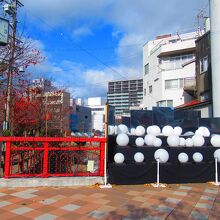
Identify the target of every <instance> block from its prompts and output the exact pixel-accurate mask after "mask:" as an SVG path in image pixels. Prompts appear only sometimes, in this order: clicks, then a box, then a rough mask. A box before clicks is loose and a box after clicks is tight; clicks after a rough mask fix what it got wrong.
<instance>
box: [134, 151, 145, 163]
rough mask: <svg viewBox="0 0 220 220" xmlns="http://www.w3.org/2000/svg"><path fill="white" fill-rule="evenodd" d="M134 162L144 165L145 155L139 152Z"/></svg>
mask: <svg viewBox="0 0 220 220" xmlns="http://www.w3.org/2000/svg"><path fill="white" fill-rule="evenodd" d="M134 160H135V162H136V163H142V162H143V161H144V155H143V153H141V152H137V153H136V154H135V155H134Z"/></svg>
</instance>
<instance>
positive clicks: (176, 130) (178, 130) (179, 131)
mask: <svg viewBox="0 0 220 220" xmlns="http://www.w3.org/2000/svg"><path fill="white" fill-rule="evenodd" d="M182 132H183V129H182V128H181V127H180V126H176V127H174V129H173V134H175V135H177V136H180V135H181V134H182Z"/></svg>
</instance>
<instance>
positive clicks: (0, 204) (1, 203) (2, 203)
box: [0, 201, 12, 208]
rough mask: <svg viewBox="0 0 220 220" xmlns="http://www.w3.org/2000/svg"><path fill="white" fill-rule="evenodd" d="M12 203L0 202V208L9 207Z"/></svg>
mask: <svg viewBox="0 0 220 220" xmlns="http://www.w3.org/2000/svg"><path fill="white" fill-rule="evenodd" d="M11 204H12V203H11V202H8V201H0V208H2V207H4V206H8V205H11Z"/></svg>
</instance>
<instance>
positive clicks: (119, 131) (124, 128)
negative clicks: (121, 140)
mask: <svg viewBox="0 0 220 220" xmlns="http://www.w3.org/2000/svg"><path fill="white" fill-rule="evenodd" d="M122 133H123V134H127V133H128V127H127V126H126V125H124V124H120V125H118V128H117V134H122Z"/></svg>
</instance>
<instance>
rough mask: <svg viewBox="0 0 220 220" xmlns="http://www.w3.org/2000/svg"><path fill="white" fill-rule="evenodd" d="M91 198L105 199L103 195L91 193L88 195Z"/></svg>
mask: <svg viewBox="0 0 220 220" xmlns="http://www.w3.org/2000/svg"><path fill="white" fill-rule="evenodd" d="M90 197H91V198H103V197H106V194H105V193H93V194H91V195H90Z"/></svg>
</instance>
